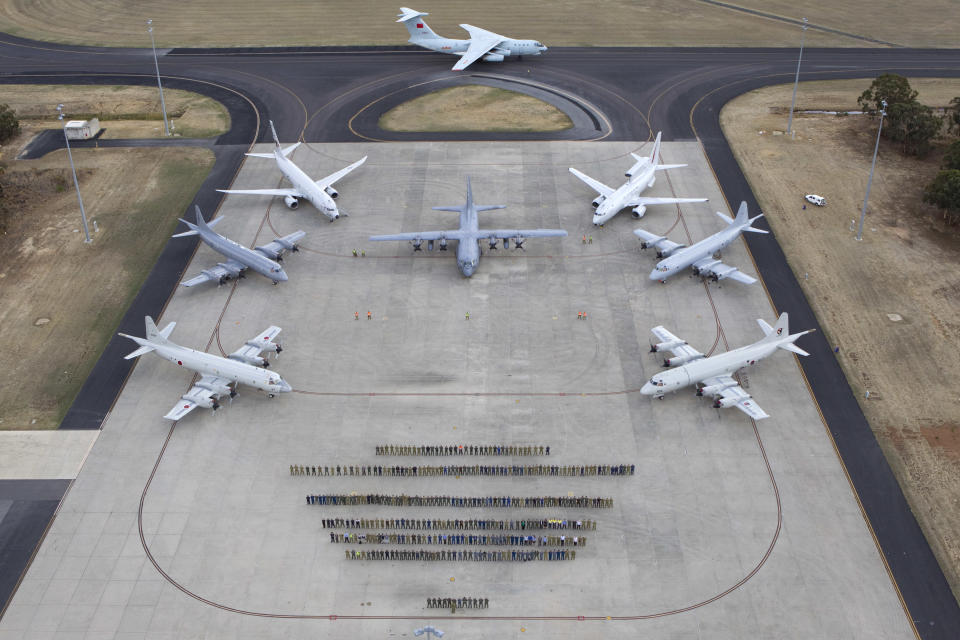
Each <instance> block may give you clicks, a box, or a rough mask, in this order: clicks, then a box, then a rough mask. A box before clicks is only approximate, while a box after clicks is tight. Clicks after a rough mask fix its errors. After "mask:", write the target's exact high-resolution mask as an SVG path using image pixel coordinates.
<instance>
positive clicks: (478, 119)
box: [379, 85, 573, 132]
mask: <svg viewBox="0 0 960 640" xmlns="http://www.w3.org/2000/svg"><path fill="white" fill-rule="evenodd" d="M379 124H380V128H381V129H384V130H386V131H501V132H502V131H563V130H564V129H569V128H570V127H572V126H573V123H572V122H571V121H570V118H568V117H567V115H566V114H565V113H563V112H562V111H560V110H559V109H557V108H556V107H554V106H553V105H551V104H547V103H546V102H544V101H543V100H538V99H537V98H534V97H531V96H528V95H525V94H522V93H517V92H516V91H507V90H506V89H497V88H495V87H486V86H481V85H466V86H462V87H451V88H449V89H440V90H439V91H433V92H431V93H428V94H427V95H425V96H420V97H419V98H414V99H413V100H410V101H409V102H404V103H403V104H401V105H398V106H396V107H394V108H393V109H391V110H390V111H387V112H386V113H385V114H383V116H381V117H380V122H379Z"/></svg>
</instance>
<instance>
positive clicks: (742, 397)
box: [640, 313, 814, 420]
mask: <svg viewBox="0 0 960 640" xmlns="http://www.w3.org/2000/svg"><path fill="white" fill-rule="evenodd" d="M757 324H759V325H760V328H761V329H763V334H764V335H763V338H761V339H760V340H759V341H757V342H754V343H753V344H748V345H747V346H745V347H740V348H739V349H734V350H732V351H727V352H726V353H721V354H718V355H715V356H711V357H709V358H707V357H704V355H703V354H702V353H700V352H699V351H697V350H696V349H694V348H693V347H691V346H690V345H688V344H687V342H686V340H682V339H680V338H678V337H677V336H675V335H673V334H672V333H670V332H669V331H667V330H666V329H664V328H663V327H654V328H653V329H651V331H652V333H653V335H655V336H656V337H657V339H658V340H660V342H659V343H657V344H654V345H651V346H650V352H651V353H657V352H660V351H670V352H671V353H673V354H674V357H673V358H667V359H665V360H664V361H663V366H665V367H671V368H670V369H668V370H667V371H664V372H662V373H657V374H655V375H654V376H653V377H652V378H650V381H649V382H647V383H646V384H645V385H643V388H642V389H640V393H642V394H643V395H645V396H653V397H655V398H657V399H658V400H663V396H664V394H665V393H667V392H668V391H676V390H677V389H682V388H683V387H688V386H690V385H695V386H696V389H697V391H696V394H697V395H698V396H713V398H714V402H713V406H714V407H715V408H717V409H720V408H727V407H736V408H737V409H740V411H743V412H744V413H745V414H747V415H748V416H750V417H751V418H753V419H754V420H762V419H763V418H769V417H770V415H769V414H767V413H766V412H765V411H764V410H763V409H761V408H760V407H759V406H757V404H756V403H755V402H753V401H752V399H751V396H750V394H749V393H747V392H746V391H744V390H743V388H742V387H741V386H740V383H739V382H737V381H736V380H734V379H733V377H732V376H731V374H732V373H735V372H736V371H739V370H740V369H743V368H744V367H752V366H753V365H755V364H757V362H759V361H760V360H763V359H764V358H766V357H767V356H769V355H770V354H772V353H774V352H775V351H777V350H778V349H783V350H785V351H792V352H793V353H796V354H798V355H801V356H808V355H810V354H809V353H807V352H806V351H804V350H803V349H801V348H800V347H798V346H797V345H795V344H793V343H794V342H795V341H796V340H797V338H799V337H800V336H804V335H806V334H808V333H812V332H813V331H814V329H810V330H808V331H801V332H800V333H794V334H792V335H791V334H790V328H789V324H788V317H787V314H786V313H781V314H780V318H779V319H778V320H777V324H776V325H775V326H773V327H771V326H770V325H769V324H767V322H766V321H765V320H763V319H762V318H758V319H757Z"/></svg>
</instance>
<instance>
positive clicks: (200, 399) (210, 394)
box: [163, 375, 233, 420]
mask: <svg viewBox="0 0 960 640" xmlns="http://www.w3.org/2000/svg"><path fill="white" fill-rule="evenodd" d="M231 382H233V381H232V380H228V379H227V378H220V377H217V376H211V375H203V376H201V377H200V380H198V381H197V383H196V384H195V385H193V386H192V387H191V388H190V391H188V392H186V393H185V394H183V396H181V397H180V402H178V403H177V404H175V405H174V406H173V408H172V409H170V411H168V412H167V415H165V416H163V417H164V418H166V419H167V420H180V419H181V418H183V416H185V415H187V414H188V413H190V412H191V411H193V410H194V409H196V408H197V407H203V406H210V401H211V400H213V399H216V398H219V397H220V393H219V392H217V391H213V389H216V388H223V387H226V386H227V385H228V384H230V383H231Z"/></svg>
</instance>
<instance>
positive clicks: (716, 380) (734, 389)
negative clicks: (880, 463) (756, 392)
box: [702, 376, 770, 420]
mask: <svg viewBox="0 0 960 640" xmlns="http://www.w3.org/2000/svg"><path fill="white" fill-rule="evenodd" d="M702 382H703V384H704V385H707V386H709V385H712V384H730V385H731V386H729V387H727V388H726V389H723V390H722V391H720V394H719V395H720V397H721V398H723V399H724V400H727V401H732V402H730V404H727V405H726V406H728V407H736V408H737V409H740V411H743V412H744V413H745V414H747V415H748V416H750V417H751V418H753V419H754V420H763V419H764V418H769V417H770V414H768V413H767V412H766V411H764V410H763V409H761V408H760V405H758V404H757V403H755V402H754V401H753V398H752V397H751V396H750V394H749V393H747V392H746V391H744V390H743V387H741V386H740V384H739V383H738V382H737V381H736V380H734V379H733V378H732V377H730V376H715V377H713V378H707V379H706V380H703V381H702Z"/></svg>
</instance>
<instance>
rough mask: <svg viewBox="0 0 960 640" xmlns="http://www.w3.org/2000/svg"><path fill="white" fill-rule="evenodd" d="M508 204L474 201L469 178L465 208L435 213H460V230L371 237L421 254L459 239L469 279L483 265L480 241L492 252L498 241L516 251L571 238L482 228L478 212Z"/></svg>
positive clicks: (462, 264)
mask: <svg viewBox="0 0 960 640" xmlns="http://www.w3.org/2000/svg"><path fill="white" fill-rule="evenodd" d="M505 208H506V205H504V204H489V205H478V204H475V203H474V202H473V189H472V188H471V187H470V178H469V177H467V202H466V204H464V205H463V206H459V207H456V206H451V207H433V209H434V211H455V212H457V213H459V214H460V228H459V229H454V230H450V231H414V232H412V233H394V234H390V235H385V236H371V237H370V239H371V240H373V241H375V242H380V241H383V240H409V241H410V244H412V245H413V250H414V251H420V250H421V247H422V246H423V241H424V240H426V241H427V250H428V251H433V246H434V243H435V242H436V243H438V246H439V248H440V251H446V250H447V241H448V240H457V241H459V242H458V244H457V266H458V267H459V268H460V273H462V274H463V275H465V276H466V277H468V278H469V277H470V276H472V275H473V272H474V271H476V269H477V263H479V262H480V255H481V254H480V244H479V243H480V241H481V240H487V241H488V243H489V247H490V249H496V248H497V241H498V240H503V248H504V249H508V248H509V247H510V241H511V240H513V246H514V248H515V249H523V243H524V241H525V240H526V239H527V238H549V237H553V238H560V237H563V236H566V235H567V232H566V231H564V230H563V229H480V228H479V222H478V220H477V212H478V211H490V210H491V209H505Z"/></svg>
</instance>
